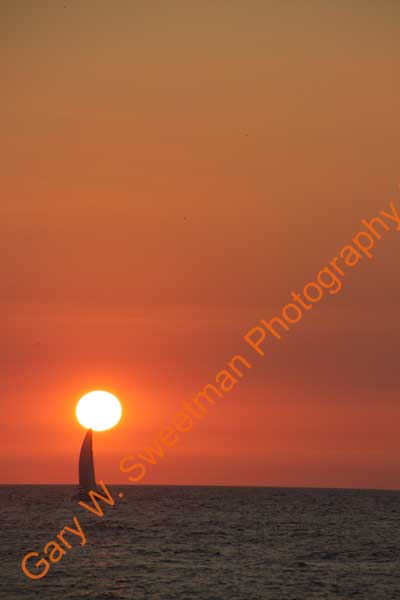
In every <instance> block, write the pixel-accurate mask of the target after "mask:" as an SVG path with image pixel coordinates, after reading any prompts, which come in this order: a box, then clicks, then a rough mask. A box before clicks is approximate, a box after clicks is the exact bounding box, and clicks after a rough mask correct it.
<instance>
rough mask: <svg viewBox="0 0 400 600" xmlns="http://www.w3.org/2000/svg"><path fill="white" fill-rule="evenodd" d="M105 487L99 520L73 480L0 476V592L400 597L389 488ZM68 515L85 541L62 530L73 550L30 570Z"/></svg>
mask: <svg viewBox="0 0 400 600" xmlns="http://www.w3.org/2000/svg"><path fill="white" fill-rule="evenodd" d="M110 490H111V492H112V494H113V496H114V497H115V499H116V505H115V506H114V507H111V506H107V505H105V504H104V505H102V506H104V512H105V516H104V517H103V518H99V517H96V516H95V515H93V514H91V513H90V512H88V511H86V510H85V509H83V508H82V507H80V506H78V504H77V501H74V502H71V500H70V498H71V496H72V494H73V492H74V491H76V489H75V488H74V487H72V486H0V502H1V510H0V548H1V567H0V574H1V577H0V598H1V599H2V600H3V599H4V600H14V599H17V598H18V599H20V598H27V599H29V598H32V599H35V598H37V599H43V600H47V599H50V600H60V599H61V600H62V599H65V600H80V599H85V598H87V599H99V600H112V599H115V600H124V599H129V600H142V599H143V600H145V599H146V600H156V599H157V600H173V599H174V600H175V599H179V600H185V599H189V598H193V599H195V598H196V599H198V600H251V599H260V600H261V599H262V600H311V599H314V598H315V599H317V598H318V599H324V600H327V599H330V598H339V599H341V600H346V599H350V598H359V599H360V600H369V599H374V600H391V599H393V600H394V599H400V492H390V491H365V490H364V491H358V490H314V489H284V488H282V489H279V488H229V487H220V488H218V487H153V486H138V487H130V488H124V487H120V486H118V487H117V486H110ZM119 492H123V493H124V497H123V498H122V499H119V498H118V493H119ZM74 515H75V516H76V517H77V518H78V520H79V523H80V525H81V527H82V530H83V532H84V534H85V535H86V536H87V543H86V545H84V546H82V545H80V539H79V538H78V536H76V535H73V534H71V533H69V534H68V533H67V534H66V536H65V539H67V540H68V541H69V542H70V544H71V546H72V548H71V549H69V550H67V554H65V556H63V557H62V559H61V560H60V561H59V562H58V563H57V564H52V565H51V568H50V570H49V572H48V573H47V575H46V576H45V577H44V578H43V579H40V580H31V579H29V578H28V577H27V576H26V575H24V573H23V571H22V569H21V560H22V558H23V557H24V555H25V554H27V553H28V552H33V551H36V552H38V553H39V554H40V556H39V557H38V558H36V559H32V562H31V563H28V564H29V565H32V566H30V568H31V569H32V571H34V567H33V564H34V563H35V560H39V559H40V558H42V557H43V556H45V555H44V553H43V548H44V546H45V545H46V544H47V543H48V542H49V541H50V540H54V539H56V535H57V533H59V532H60V530H61V529H62V528H63V527H64V526H65V525H67V526H70V527H75V525H74V523H73V516H74ZM50 550H51V549H50ZM56 556H58V555H56Z"/></svg>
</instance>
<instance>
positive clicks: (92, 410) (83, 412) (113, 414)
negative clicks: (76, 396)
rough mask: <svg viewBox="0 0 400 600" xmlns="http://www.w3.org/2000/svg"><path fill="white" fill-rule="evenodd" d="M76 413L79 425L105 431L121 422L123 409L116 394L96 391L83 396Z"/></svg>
mask: <svg viewBox="0 0 400 600" xmlns="http://www.w3.org/2000/svg"><path fill="white" fill-rule="evenodd" d="M75 412H76V418H77V419H78V421H79V423H80V424H81V425H82V426H83V427H85V428H86V429H93V431H105V430H106V429H111V427H115V425H116V424H117V423H118V422H119V420H120V418H121V415H122V407H121V404H120V401H119V400H118V398H117V397H116V396H114V394H110V392H103V391H100V390H96V391H94V392H89V393H88V394H85V395H84V396H82V398H81V399H80V400H79V402H78V404H77V405H76V411H75Z"/></svg>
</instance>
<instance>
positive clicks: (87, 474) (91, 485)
mask: <svg viewBox="0 0 400 600" xmlns="http://www.w3.org/2000/svg"><path fill="white" fill-rule="evenodd" d="M91 490H93V491H96V490H97V486H96V476H95V472H94V460H93V444H92V430H91V429H88V431H87V432H86V435H85V438H84V440H83V443H82V447H81V452H80V455H79V492H78V493H77V494H75V495H74V496H73V497H72V499H73V500H75V499H79V500H87V499H88V498H89V492H90V491H91Z"/></svg>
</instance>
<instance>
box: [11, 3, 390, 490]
mask: <svg viewBox="0 0 400 600" xmlns="http://www.w3.org/2000/svg"><path fill="white" fill-rule="evenodd" d="M0 44H1V52H0V67H1V71H2V74H3V85H2V93H1V97H0V108H1V110H0V123H1V139H2V143H1V146H0V154H1V156H0V162H1V182H2V201H1V205H0V214H1V216H0V249H1V256H2V261H1V283H2V286H1V295H0V307H1V313H0V331H1V346H0V364H1V396H0V397H1V413H0V415H1V416H0V439H1V445H0V448H1V453H0V482H2V483H76V482H77V459H78V454H79V448H80V444H81V442H82V439H83V436H84V429H83V428H82V427H81V426H80V425H79V424H78V422H77V420H76V418H75V405H76V402H77V401H78V399H79V398H80V397H81V396H82V395H83V394H85V393H86V392H88V391H90V390H93V389H104V390H109V391H111V392H113V393H114V394H116V395H117V396H118V397H119V399H120V400H121V403H122V405H123V409H124V415H123V419H122V421H121V423H120V424H119V425H118V426H117V427H116V428H114V429H112V430H110V431H106V432H101V433H100V432H99V433H95V434H94V436H93V439H94V449H95V461H96V475H97V478H98V479H103V480H104V481H106V482H108V483H119V482H120V483H128V480H127V476H126V475H125V474H123V473H121V472H120V471H119V461H120V459H121V457H122V456H124V455H128V454H135V453H137V452H140V451H141V450H142V449H143V448H144V447H145V446H146V445H148V444H150V443H151V442H152V440H153V439H155V438H156V437H157V435H158V433H159V431H160V429H161V428H163V427H165V426H166V425H168V424H169V422H170V421H171V419H172V418H173V416H174V415H175V414H176V413H177V412H178V410H179V408H180V406H181V404H182V402H184V401H185V400H190V399H191V398H192V397H193V395H194V394H195V393H197V392H198V391H199V390H200V389H201V388H202V387H203V386H204V385H205V384H206V383H207V382H209V381H211V380H212V379H213V377H214V376H215V373H216V372H217V371H218V370H219V369H220V368H222V367H223V365H224V364H225V363H226V362H227V360H229V359H230V358H231V357H232V356H233V355H234V354H236V353H240V352H242V351H243V352H244V351H245V343H244V341H243V334H244V333H245V332H246V331H247V330H248V329H249V328H250V327H252V326H253V325H254V324H255V323H256V322H257V321H259V320H260V319H261V318H267V317H269V318H272V316H273V315H275V314H276V313H277V312H278V311H279V310H280V308H281V307H282V306H283V305H284V304H285V303H286V302H288V300H289V296H290V293H291V292H292V291H295V290H298V289H301V288H302V286H304V284H305V283H306V282H308V281H310V280H312V279H313V278H314V277H315V274H316V273H317V272H318V270H319V269H320V268H321V267H322V266H323V265H324V264H326V262H327V261H329V260H330V259H331V258H332V256H334V255H335V253H336V252H337V250H338V249H339V248H341V247H342V246H344V245H345V244H346V243H347V242H348V241H349V240H350V239H351V237H352V236H353V234H354V233H356V232H357V231H358V230H359V229H360V227H361V223H360V221H361V219H368V218H372V217H374V216H375V215H376V214H378V213H379V211H380V210H386V209H387V208H388V206H389V203H390V201H395V202H396V203H397V206H400V191H399V188H398V185H399V183H400V172H399V163H400V159H399V157H400V153H399V152H400V151H399V149H400V118H399V108H400V105H399V97H400V77H399V74H400V3H399V2H396V1H395V0H391V1H390V0H383V1H382V2H372V0H371V1H368V0H358V1H354V0H352V1H350V2H336V3H333V2H327V1H322V0H320V1H313V2H309V1H307V2H306V0H302V1H299V2H295V3H284V2H278V1H277V0H274V1H272V0H267V1H262V0H258V1H256V0H250V1H249V2H239V0H236V1H234V2H210V1H205V2H183V1H179V2H177V1H172V2H160V1H158V2H145V1H138V2H136V1H135V2H129V1H128V0H120V1H118V2H114V3H113V2H109V1H107V2H106V1H105V0H100V1H98V2H89V0H83V1H79V2H78V1H72V0H69V1H65V2H59V1H57V0H52V1H50V0H42V1H39V2H37V1H34V0H15V1H14V2H5V3H4V2H3V3H1V4H0ZM399 256H400V234H397V235H396V234H394V233H393V234H392V235H390V236H388V237H387V238H386V239H385V240H384V241H383V242H382V243H381V244H380V245H379V247H378V246H377V248H376V252H375V257H374V259H373V260H371V261H368V262H367V261H364V263H363V264H360V265H359V267H358V268H357V269H355V270H354V271H353V272H352V273H351V274H349V275H348V277H347V278H346V281H345V282H344V287H343V290H342V292H341V293H340V294H338V295H337V296H333V297H331V298H327V299H326V300H324V301H322V302H321V303H320V304H319V305H318V307H316V308H315V309H314V311H313V312H312V313H310V314H308V315H307V318H305V319H304V320H303V321H302V323H301V324H299V327H298V328H297V329H296V331H293V332H292V333H291V335H290V336H288V337H287V339H286V340H285V341H284V342H283V343H281V344H276V345H274V346H272V345H271V347H270V349H269V350H268V355H267V356H265V357H264V359H263V360H259V361H257V363H256V364H255V365H254V367H253V369H252V370H251V372H250V373H249V374H247V375H246V380H245V381H243V382H241V384H240V386H238V387H237V388H236V389H235V390H234V391H232V393H231V394H230V395H229V396H227V398H226V399H224V400H223V401H221V402H220V403H219V404H218V406H215V408H214V409H213V410H212V411H210V413H209V415H208V416H207V419H204V421H203V422H202V423H199V424H198V425H196V427H195V428H194V429H193V430H192V431H190V432H188V433H187V434H185V435H182V436H181V439H180V443H179V444H178V445H177V446H176V447H175V448H173V449H171V451H170V452H169V453H168V457H167V458H165V459H164V460H162V461H160V464H159V465H156V466H154V467H152V468H151V469H149V471H148V476H147V477H146V479H145V480H144V481H143V482H142V483H149V484H222V485H266V486H269V485H274V486H275V485H279V486H286V485H288V486H331V487H337V486H339V487H372V488H375V487H379V488H400V442H399V423H400V389H399V377H400V368H399V364H400V362H399V361H400V358H399V357H400V353H399V351H400V319H399V313H398V307H399V302H400V285H399V260H400V259H399Z"/></svg>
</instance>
